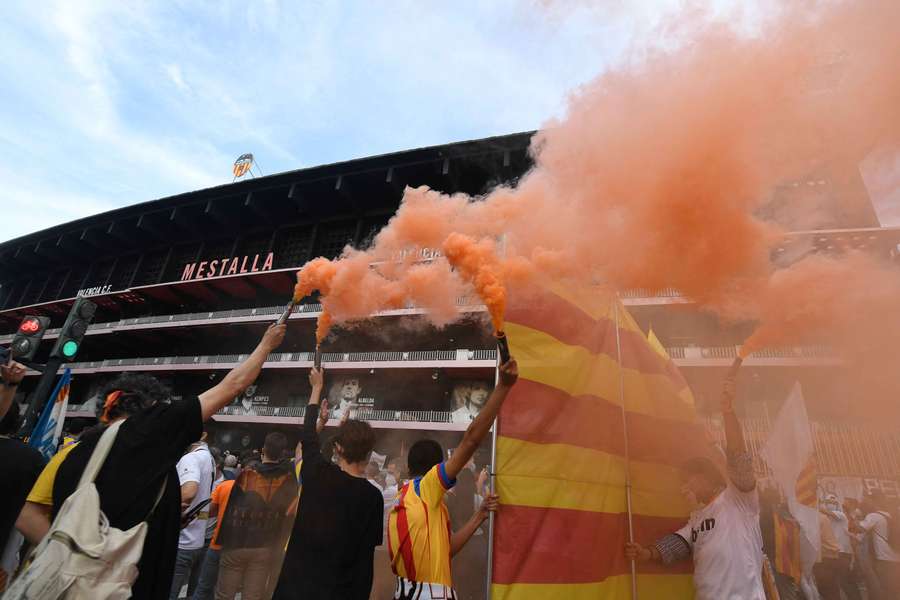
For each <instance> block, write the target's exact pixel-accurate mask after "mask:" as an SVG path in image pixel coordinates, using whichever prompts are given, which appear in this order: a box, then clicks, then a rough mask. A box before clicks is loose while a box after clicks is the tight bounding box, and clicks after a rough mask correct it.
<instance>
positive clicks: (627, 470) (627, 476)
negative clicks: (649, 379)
mask: <svg viewBox="0 0 900 600" xmlns="http://www.w3.org/2000/svg"><path fill="white" fill-rule="evenodd" d="M613 311H614V314H615V324H616V362H617V363H618V365H619V406H620V407H621V409H622V438H623V440H624V442H625V508H626V510H627V512H628V541H629V542H631V543H634V522H633V519H632V510H631V460H630V457H629V452H628V415H627V411H626V410H625V371H624V369H623V368H622V341H621V339H620V337H619V294H618V292H616V295H615V299H614V303H613ZM631 600H638V592H637V565H636V563H635V561H634V559H631Z"/></svg>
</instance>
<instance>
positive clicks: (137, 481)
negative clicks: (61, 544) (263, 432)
mask: <svg viewBox="0 0 900 600" xmlns="http://www.w3.org/2000/svg"><path fill="white" fill-rule="evenodd" d="M202 429H203V419H202V416H201V411H200V400H199V399H198V398H197V397H196V396H194V397H193V398H188V399H186V400H184V401H181V402H173V403H171V404H167V403H160V404H156V405H154V406H151V407H149V408H147V409H145V410H143V411H141V412H139V413H137V414H136V415H133V416H131V417H129V418H128V419H127V420H126V421H125V423H123V424H122V427H121V428H120V429H119V433H118V435H117V436H116V441H115V443H114V444H113V447H112V448H111V450H110V452H109V456H107V458H106V462H105V463H104V464H103V467H102V468H101V469H100V473H99V474H98V475H97V479H96V481H95V484H96V486H97V491H98V493H99V495H100V509H101V510H102V511H103V513H104V514H105V515H106V516H107V518H108V519H109V522H110V525H112V526H113V527H116V528H117V529H122V530H127V529H130V528H131V527H134V526H135V525H137V524H138V523H141V522H142V521H144V520H145V519H147V517H148V515H149V517H150V518H149V521H148V525H149V527H148V529H147V538H146V540H145V541H144V551H143V553H142V554H141V559H140V561H139V562H138V578H137V581H135V583H134V585H133V586H132V588H131V590H132V598H135V599H136V600H142V599H145V598H152V599H156V598H167V597H168V595H169V591H170V588H171V585H172V575H173V573H174V570H175V555H176V554H177V552H178V533H179V530H180V529H181V490H180V488H179V485H178V474H177V473H176V471H175V464H176V463H177V462H178V460H179V459H180V458H181V456H182V454H184V450H185V448H187V447H188V446H190V445H191V444H192V443H193V442H196V441H197V440H198V439H200V434H201V433H202ZM102 433H103V429H102V428H99V427H98V428H95V429H93V430H89V431H86V432H85V433H84V434H82V436H81V440H80V441H79V442H78V444H77V445H74V446H69V447H67V448H64V449H63V452H66V454H65V455H64V456H63V457H62V458H60V460H58V461H57V462H56V464H55V465H52V464H48V465H47V467H46V468H45V469H44V470H45V472H47V471H48V469H53V470H55V472H56V475H55V477H51V476H50V475H49V472H48V477H44V473H42V477H40V478H39V481H38V482H37V483H36V484H35V488H33V489H32V494H31V495H30V496H29V500H30V501H38V499H39V498H40V497H41V496H43V495H45V494H46V486H45V485H44V483H42V481H41V479H44V480H45V481H46V480H47V479H48V478H49V479H50V481H51V482H52V484H51V486H50V487H51V494H50V495H51V498H52V517H53V518H55V517H56V513H57V512H58V511H59V509H60V508H61V507H62V505H63V502H65V500H66V499H67V498H68V497H69V496H70V495H71V494H72V493H73V492H74V491H75V489H76V487H77V486H78V480H79V479H80V478H81V473H82V472H83V471H84V468H85V467H86V466H87V463H88V460H90V456H91V453H92V452H93V450H94V447H95V446H96V445H97V442H98V441H99V440H100V436H101V435H102ZM60 454H62V452H61V453H60ZM57 456H59V455H57ZM54 458H56V457H54ZM51 463H53V461H51ZM163 482H165V489H164V491H163V496H162V498H161V499H160V501H159V505H158V506H157V507H156V509H155V510H153V512H152V514H151V509H152V508H153V503H154V502H155V500H156V497H157V495H158V494H159V490H160V487H161V486H162V485H163ZM39 486H41V487H40V489H38V488H39ZM32 497H34V498H35V500H32V499H31V498H32ZM44 504H46V503H44Z"/></svg>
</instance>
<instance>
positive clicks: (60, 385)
mask: <svg viewBox="0 0 900 600" xmlns="http://www.w3.org/2000/svg"><path fill="white" fill-rule="evenodd" d="M71 383H72V372H71V371H70V370H69V369H68V368H66V370H65V371H63V374H62V377H60V378H59V381H58V382H57V383H56V387H55V388H53V393H52V394H51V395H50V400H48V401H47V405H46V406H45V407H44V412H42V413H41V418H40V419H38V422H37V424H36V425H35V426H34V430H33V431H32V432H31V437H29V439H28V445H29V446H31V447H32V448H36V449H37V451H38V452H40V453H41V454H43V455H44V458H46V459H48V460H49V459H50V458H52V457H53V455H54V454H56V447H57V446H58V445H59V436H60V435H62V429H63V421H65V418H66V410H67V409H68V407H69V386H70V385H71Z"/></svg>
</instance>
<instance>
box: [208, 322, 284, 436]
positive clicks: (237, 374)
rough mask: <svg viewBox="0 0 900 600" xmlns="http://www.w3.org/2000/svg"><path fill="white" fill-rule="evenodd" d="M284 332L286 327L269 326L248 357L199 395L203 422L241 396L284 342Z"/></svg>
mask: <svg viewBox="0 0 900 600" xmlns="http://www.w3.org/2000/svg"><path fill="white" fill-rule="evenodd" d="M285 331H287V325H274V324H273V325H269V328H268V329H267V330H266V332H265V333H264V334H263V336H262V339H261V340H260V341H259V344H258V345H257V346H256V349H254V350H253V352H252V353H251V354H250V356H248V357H247V359H246V360H245V361H244V362H242V363H241V364H239V365H238V366H236V367H235V368H233V369H232V370H231V371H229V372H228V374H227V375H226V376H225V377H223V378H222V381H220V382H219V383H218V384H216V385H215V386H214V387H212V388H210V389H208V390H206V391H205V392H203V393H202V394H200V409H201V410H202V412H203V420H204V421H206V420H207V419H209V418H210V417H212V416H213V415H214V414H216V412H218V411H219V410H220V409H221V408H224V407H225V406H227V405H228V403H229V402H231V401H232V400H234V398H235V396H238V395H239V394H241V393H242V392H243V391H244V390H245V389H246V388H247V386H249V385H250V384H251V383H253V382H254V381H256V378H257V377H259V372H260V371H261V370H262V366H263V363H264V362H265V361H266V357H268V356H269V354H270V353H271V352H272V351H273V350H275V349H276V348H278V346H280V345H281V342H282V341H283V340H284V333H285Z"/></svg>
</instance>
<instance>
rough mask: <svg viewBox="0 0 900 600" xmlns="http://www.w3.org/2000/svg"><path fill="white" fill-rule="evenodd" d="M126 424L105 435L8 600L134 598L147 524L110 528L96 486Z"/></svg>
mask: <svg viewBox="0 0 900 600" xmlns="http://www.w3.org/2000/svg"><path fill="white" fill-rule="evenodd" d="M123 422H124V419H122V420H121V421H117V422H115V423H113V424H112V425H110V426H109V427H107V429H106V431H104V432H103V435H102V436H101V437H100V441H99V442H98V443H97V446H96V448H94V451H93V453H92V454H91V458H90V460H89V461H88V464H87V466H86V467H85V469H84V473H82V475H81V479H80V480H79V482H78V488H77V489H76V490H75V491H74V492H73V493H72V495H71V496H69V497H68V498H67V499H66V501H65V502H64V503H63V505H62V508H60V510H59V512H58V513H57V515H56V519H54V520H53V524H52V525H51V526H50V531H48V532H47V535H46V536H44V539H43V540H41V543H40V544H38V546H37V547H36V548H34V549H33V550H32V551H31V553H30V554H29V556H28V558H27V559H26V560H25V563H24V565H25V566H24V567H23V568H22V570H21V571H20V573H19V575H18V577H16V579H15V580H14V581H13V582H12V584H11V585H10V587H9V589H8V590H6V593H5V594H4V595H3V600H88V599H98V598H104V599H109V600H119V599H125V598H130V597H131V586H132V584H134V581H135V579H137V576H138V569H137V563H138V561H139V560H140V558H141V553H142V552H143V549H144V538H146V537H147V522H146V521H147V520H146V519H145V520H144V521H143V522H141V523H138V524H137V525H135V526H134V527H132V528H131V529H129V530H128V531H121V530H119V529H116V528H115V527H110V525H109V520H108V519H107V518H106V515H104V514H103V512H102V511H101V510H100V496H99V495H98V493H97V487H96V486H95V485H94V479H95V478H96V477H97V473H99V472H100V468H101V467H102V466H103V462H104V461H105V460H106V456H107V455H108V454H109V450H110V448H111V447H112V445H113V442H114V441H115V439H116V434H117V433H118V431H119V427H121V425H122V423H123ZM167 479H168V478H167ZM165 489H166V481H163V484H162V487H161V488H160V490H159V494H157V496H156V501H155V502H154V503H153V508H152V509H151V510H150V515H152V514H153V511H154V510H156V506H157V504H159V501H160V499H161V498H162V495H163V492H164V491H165ZM150 515H147V519H149V518H150Z"/></svg>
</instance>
